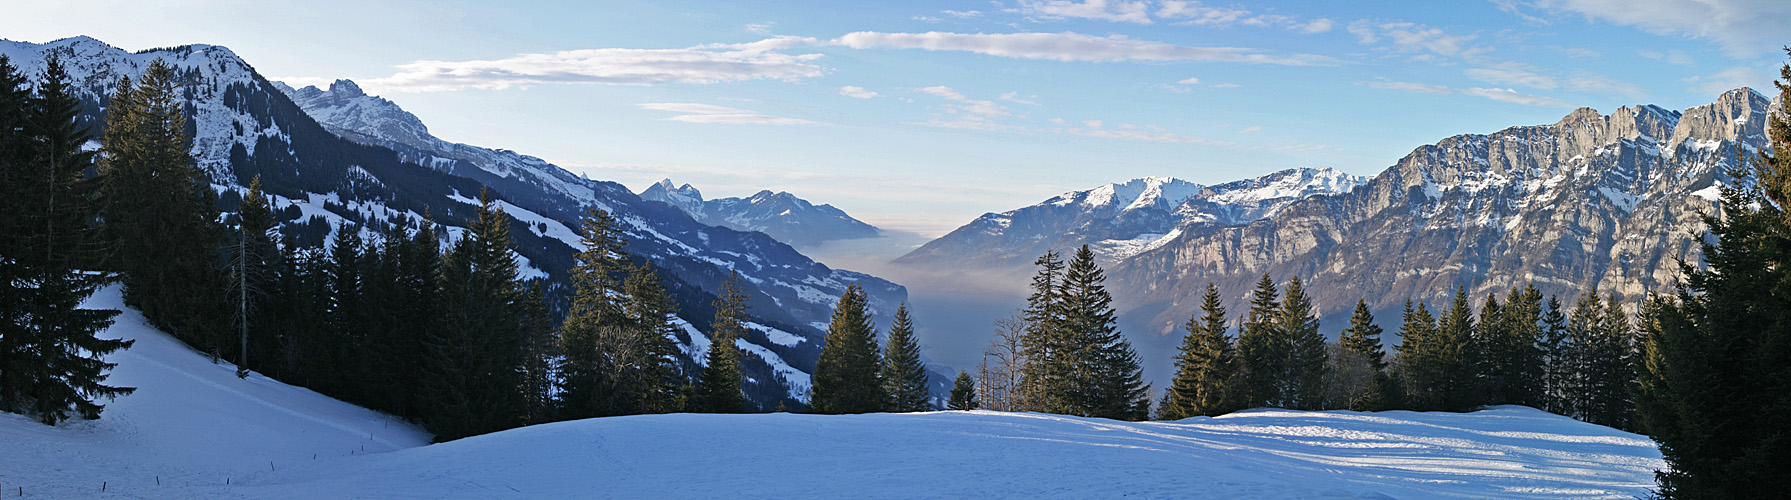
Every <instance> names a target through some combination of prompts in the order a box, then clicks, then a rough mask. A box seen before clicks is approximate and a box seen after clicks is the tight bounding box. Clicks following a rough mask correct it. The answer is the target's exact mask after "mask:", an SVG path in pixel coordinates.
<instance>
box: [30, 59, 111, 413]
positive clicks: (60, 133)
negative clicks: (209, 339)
mask: <svg viewBox="0 0 1791 500" xmlns="http://www.w3.org/2000/svg"><path fill="white" fill-rule="evenodd" d="M42 76H43V78H42V83H41V84H40V85H39V86H38V88H37V95H36V96H31V95H29V94H27V93H26V92H25V90H24V87H23V84H24V78H23V75H19V74H18V73H17V72H16V70H14V69H13V68H12V66H11V65H10V61H8V60H7V59H6V58H5V57H4V56H0V183H4V184H6V186H5V187H4V188H0V189H4V191H0V195H4V199H0V208H4V210H3V211H4V213H5V214H6V215H5V216H4V217H0V219H6V220H5V221H3V222H0V231H4V234H6V235H7V237H6V238H4V239H5V240H6V241H5V242H3V243H0V302H4V303H3V304H0V411H9V412H17V413H26V414H30V415H33V416H35V417H36V418H37V419H38V420H39V421H42V422H43V423H45V424H49V425H55V424H56V423H57V422H58V421H61V420H63V419H65V418H69V417H70V416H71V413H72V414H74V415H78V416H80V417H82V418H89V419H92V418H99V414H100V411H101V410H102V409H103V408H104V406H103V405H101V404H99V403H98V401H97V400H99V399H100V398H113V397H116V396H121V395H126V394H130V393H131V392H132V391H133V390H134V389H133V388H129V387H114V386H108V385H105V383H104V382H105V380H106V378H107V373H106V372H107V370H109V369H111V368H112V367H113V366H114V365H113V364H112V363H107V362H105V361H104V360H103V356H104V355H106V354H109V353H111V352H114V351H117V350H119V349H125V348H128V347H130V345H131V344H132V341H128V340H102V339H99V338H95V337H94V334H95V333H97V332H98V331H99V330H102V329H104V328H106V327H107V326H110V325H111V324H112V317H113V316H114V315H116V314H118V311H113V310H93V309H82V308H80V304H81V302H82V301H83V300H85V299H86V298H87V297H88V296H90V295H92V294H93V292H94V290H95V289H97V288H98V287H99V286H100V284H101V281H100V279H99V278H97V277H94V276H91V275H88V274H86V273H84V272H82V269H81V268H82V266H85V265H89V264H91V263H92V256H93V252H94V250H95V248H96V247H95V245H96V243H97V240H98V238H97V235H96V234H95V232H94V231H93V229H92V227H91V226H90V225H89V222H90V220H91V219H92V218H93V217H94V216H95V215H97V213H98V209H99V206H98V204H97V202H96V200H95V197H94V190H95V185H94V184H95V182H94V181H93V180H90V179H88V178H87V177H86V173H85V170H86V169H87V168H88V166H90V165H92V163H93V153H91V152H84V151H82V149H81V146H82V145H83V144H84V143H86V142H87V141H88V140H89V135H88V133H87V131H86V130H84V129H82V128H81V127H80V126H79V124H78V122H77V120H76V115H77V113H78V112H79V110H80V106H79V102H78V101H77V100H76V99H75V98H74V97H73V96H71V95H69V91H68V89H69V87H68V75H67V73H66V72H64V70H63V67H62V64H61V61H60V60H59V59H57V58H56V57H55V56H54V55H52V56H50V57H49V58H48V59H47V60H46V61H45V70H44V74H43V75H42Z"/></svg>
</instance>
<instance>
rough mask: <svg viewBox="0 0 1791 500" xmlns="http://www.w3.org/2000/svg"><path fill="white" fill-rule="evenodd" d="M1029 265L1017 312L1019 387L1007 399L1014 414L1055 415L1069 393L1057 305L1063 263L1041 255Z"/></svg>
mask: <svg viewBox="0 0 1791 500" xmlns="http://www.w3.org/2000/svg"><path fill="white" fill-rule="evenodd" d="M1033 265H1036V266H1038V268H1039V270H1038V273H1037V274H1034V275H1033V277H1032V293H1031V295H1029V296H1027V298H1026V307H1025V308H1024V309H1022V310H1021V311H1020V320H1021V322H1022V323H1023V324H1024V325H1025V327H1026V332H1025V335H1024V336H1022V337H1021V342H1020V356H1019V357H1020V359H1021V360H1022V361H1023V362H1022V363H1021V364H1020V386H1019V387H1016V388H1015V391H1014V393H1013V394H1011V395H1010V396H1011V397H1012V398H1013V400H1014V403H1015V404H1014V408H1013V410H1015V411H1039V412H1052V413H1057V412H1060V411H1061V409H1062V408H1065V407H1067V406H1068V403H1067V402H1065V401H1062V400H1061V398H1062V397H1063V395H1065V394H1068V393H1069V392H1070V389H1069V388H1068V384H1069V383H1070V382H1069V380H1070V373H1069V372H1068V368H1067V367H1068V366H1069V365H1068V362H1067V361H1065V357H1066V356H1067V354H1066V353H1067V351H1068V349H1067V348H1066V347H1065V346H1064V326H1063V317H1062V311H1063V307H1062V305H1061V304H1060V303H1061V302H1062V300H1063V299H1062V290H1061V285H1062V280H1063V260H1062V259H1060V258H1059V257H1058V254H1057V253H1056V252H1045V254H1044V255H1042V256H1039V258H1038V259H1037V260H1035V261H1033Z"/></svg>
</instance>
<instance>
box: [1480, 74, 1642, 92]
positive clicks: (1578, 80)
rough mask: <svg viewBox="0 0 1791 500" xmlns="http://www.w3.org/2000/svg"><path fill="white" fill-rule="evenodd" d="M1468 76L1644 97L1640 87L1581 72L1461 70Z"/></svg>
mask: <svg viewBox="0 0 1791 500" xmlns="http://www.w3.org/2000/svg"><path fill="white" fill-rule="evenodd" d="M1463 73H1464V74H1466V75H1467V76H1468V77H1470V78H1473V79H1476V80H1480V81H1483V82H1487V83H1493V84H1498V85H1521V86H1525V87H1530V88H1537V89H1543V90H1555V89H1566V90H1572V91H1579V92H1592V93H1599V94H1619V95H1623V96H1628V97H1632V98H1639V97H1642V96H1644V95H1647V93H1648V92H1647V90H1644V89H1643V88H1642V87H1640V86H1638V85H1634V84H1630V83H1626V82H1621V81H1617V80H1613V79H1611V78H1608V77H1605V76H1601V75H1596V74H1591V73H1585V72H1582V73H1580V74H1578V75H1575V76H1571V77H1564V78H1557V77H1553V76H1548V75H1543V74H1540V73H1536V72H1533V71H1529V70H1525V69H1519V68H1516V67H1505V68H1471V69H1468V70H1466V71H1463Z"/></svg>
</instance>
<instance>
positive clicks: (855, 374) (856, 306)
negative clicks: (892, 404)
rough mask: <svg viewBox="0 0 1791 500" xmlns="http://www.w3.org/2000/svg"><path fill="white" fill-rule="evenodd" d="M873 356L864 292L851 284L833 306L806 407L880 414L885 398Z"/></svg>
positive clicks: (878, 361) (877, 358) (873, 338)
mask: <svg viewBox="0 0 1791 500" xmlns="http://www.w3.org/2000/svg"><path fill="white" fill-rule="evenodd" d="M881 364H882V357H881V356H880V355H879V354H878V352H877V331H876V327H874V326H871V313H870V309H869V303H868V299H867V298H866V296H865V293H864V288H861V287H859V286H858V284H857V283H853V284H851V285H848V286H847V287H846V292H845V293H843V294H841V295H840V300H839V302H838V303H837V304H836V305H834V308H833V319H832V321H831V322H830V323H829V324H828V325H827V337H826V338H825V339H824V340H822V345H821V358H820V360H818V361H816V362H815V376H814V386H813V387H812V388H811V389H810V391H811V395H810V398H809V407H810V409H811V410H813V411H814V412H815V413H832V414H840V413H869V412H875V411H882V410H883V409H884V408H885V407H887V405H888V399H889V395H888V394H887V393H885V392H884V390H883V381H882V380H880V379H881V377H880V376H879V375H880V371H879V366H880V365H881Z"/></svg>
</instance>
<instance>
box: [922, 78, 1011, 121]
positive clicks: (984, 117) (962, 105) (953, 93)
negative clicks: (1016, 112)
mask: <svg viewBox="0 0 1791 500" xmlns="http://www.w3.org/2000/svg"><path fill="white" fill-rule="evenodd" d="M920 91H921V92H925V93H927V94H928V95H932V96H934V97H939V98H941V99H945V100H947V101H952V102H951V103H950V104H946V105H945V108H944V109H945V112H946V113H950V114H962V115H964V117H965V118H966V119H970V120H976V121H991V120H995V119H998V118H1006V117H1009V116H1013V113H1012V112H1010V111H1008V109H1007V106H1002V105H1000V104H997V103H995V101H985V100H981V99H971V98H969V97H965V96H964V94H963V93H961V92H958V91H957V90H956V89H953V88H951V87H947V86H944V85H939V86H934V87H927V88H923V89H920Z"/></svg>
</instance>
